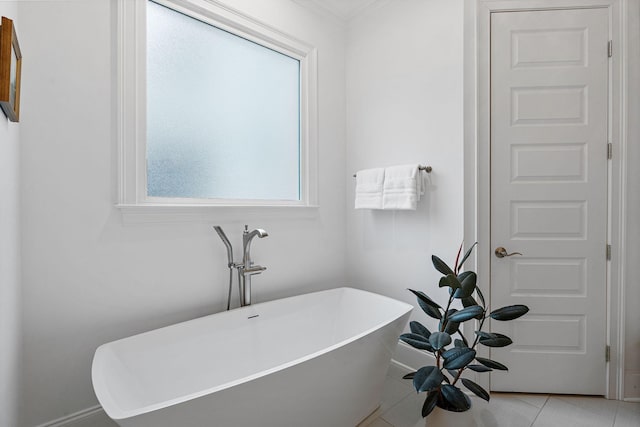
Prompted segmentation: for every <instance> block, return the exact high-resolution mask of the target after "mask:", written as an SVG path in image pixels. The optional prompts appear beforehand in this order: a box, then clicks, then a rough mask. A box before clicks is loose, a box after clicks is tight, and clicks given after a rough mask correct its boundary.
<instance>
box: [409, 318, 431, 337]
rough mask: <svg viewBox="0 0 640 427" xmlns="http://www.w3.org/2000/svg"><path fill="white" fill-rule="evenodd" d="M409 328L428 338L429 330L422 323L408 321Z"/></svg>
mask: <svg viewBox="0 0 640 427" xmlns="http://www.w3.org/2000/svg"><path fill="white" fill-rule="evenodd" d="M409 328H410V329H411V332H413V333H414V334H417V335H422V336H423V337H425V338H426V339H429V335H431V331H430V330H428V329H427V328H426V327H425V326H424V325H423V324H422V323H420V322H417V321H415V320H412V321H411V322H409Z"/></svg>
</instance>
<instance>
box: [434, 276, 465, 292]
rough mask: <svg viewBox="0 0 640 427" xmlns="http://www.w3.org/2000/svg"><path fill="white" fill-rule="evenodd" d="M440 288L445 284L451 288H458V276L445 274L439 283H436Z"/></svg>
mask: <svg viewBox="0 0 640 427" xmlns="http://www.w3.org/2000/svg"><path fill="white" fill-rule="evenodd" d="M438 286H440V287H441V288H444V287H445V286H448V287H450V288H451V289H458V288H459V287H460V282H458V278H457V277H456V276H454V275H453V274H447V275H446V276H442V277H441V278H440V283H439V284H438Z"/></svg>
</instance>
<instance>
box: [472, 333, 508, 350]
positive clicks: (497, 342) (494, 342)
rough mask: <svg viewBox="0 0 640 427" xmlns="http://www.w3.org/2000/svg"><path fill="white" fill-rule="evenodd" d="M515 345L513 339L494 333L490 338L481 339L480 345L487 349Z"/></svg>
mask: <svg viewBox="0 0 640 427" xmlns="http://www.w3.org/2000/svg"><path fill="white" fill-rule="evenodd" d="M511 343H513V341H511V338H509V337H508V336H506V335H502V334H496V333H492V334H489V337H481V338H480V344H482V345H486V346H487V347H506V346H508V345H510V344H511Z"/></svg>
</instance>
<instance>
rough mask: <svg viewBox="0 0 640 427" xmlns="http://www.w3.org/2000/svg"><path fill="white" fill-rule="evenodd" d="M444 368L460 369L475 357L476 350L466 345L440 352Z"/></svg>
mask: <svg viewBox="0 0 640 427" xmlns="http://www.w3.org/2000/svg"><path fill="white" fill-rule="evenodd" d="M442 357H444V367H445V368H446V369H462V368H464V367H465V366H467V365H468V364H469V363H471V362H472V361H473V359H475V358H476V351H475V350H472V349H470V348H467V347H463V348H458V347H456V348H452V349H451V350H447V351H445V352H444V353H443V354H442Z"/></svg>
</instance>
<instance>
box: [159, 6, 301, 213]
mask: <svg viewBox="0 0 640 427" xmlns="http://www.w3.org/2000/svg"><path fill="white" fill-rule="evenodd" d="M146 149H147V195H148V196H149V197H164V198H195V199H254V200H293V201H297V200H300V61H299V60H297V59H295V58H292V57H289V56H287V55H284V54H282V53H279V52H277V51H275V50H271V49H269V48H266V47H264V46H261V45H259V44H256V43H254V42H251V41H249V40H246V39H244V38H241V37H239V36H236V35H234V34H231V33H229V32H226V31H224V30H221V29H219V28H216V27H214V26H211V25H209V24H206V23H204V22H202V21H199V20H196V19H194V18H191V17H189V16H186V15H183V14H181V13H179V12H176V11H174V10H172V9H169V8H166V7H164V6H161V5H159V4H156V3H153V2H148V7H147V142H146Z"/></svg>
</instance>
